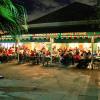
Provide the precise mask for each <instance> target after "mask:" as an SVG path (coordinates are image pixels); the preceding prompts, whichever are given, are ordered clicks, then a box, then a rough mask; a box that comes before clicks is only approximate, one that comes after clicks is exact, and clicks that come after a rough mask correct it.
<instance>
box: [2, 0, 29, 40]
mask: <svg viewBox="0 0 100 100" xmlns="http://www.w3.org/2000/svg"><path fill="white" fill-rule="evenodd" d="M0 16H2V18H3V19H4V20H3V22H0V29H2V31H7V32H8V33H9V34H11V35H12V36H13V37H14V38H15V37H16V36H17V35H21V34H22V33H24V32H27V30H28V29H27V14H26V10H25V9H24V8H23V6H21V5H17V4H13V2H12V1H11V0H2V1H0ZM23 25H25V28H24V27H23Z"/></svg>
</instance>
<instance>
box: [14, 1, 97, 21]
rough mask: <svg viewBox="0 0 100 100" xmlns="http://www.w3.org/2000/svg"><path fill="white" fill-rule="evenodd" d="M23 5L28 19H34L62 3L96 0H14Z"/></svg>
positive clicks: (89, 2)
mask: <svg viewBox="0 0 100 100" xmlns="http://www.w3.org/2000/svg"><path fill="white" fill-rule="evenodd" d="M14 1H15V2H17V3H19V4H21V5H23V6H24V7H25V8H26V10H27V12H28V17H29V20H32V19H36V18H38V17H40V16H43V15H45V14H47V13H49V12H51V11H54V10H56V9H59V8H60V7H63V6H64V5H69V4H70V3H72V2H74V1H78V2H81V3H86V4H89V5H94V4H95V2H96V0H14Z"/></svg>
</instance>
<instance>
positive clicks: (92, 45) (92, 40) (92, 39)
mask: <svg viewBox="0 0 100 100" xmlns="http://www.w3.org/2000/svg"><path fill="white" fill-rule="evenodd" d="M91 47H92V58H91V67H92V69H93V59H94V58H93V53H94V36H92V37H91Z"/></svg>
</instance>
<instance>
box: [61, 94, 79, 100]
mask: <svg viewBox="0 0 100 100" xmlns="http://www.w3.org/2000/svg"><path fill="white" fill-rule="evenodd" d="M62 100H78V96H77V95H69V96H64V97H63V99H62Z"/></svg>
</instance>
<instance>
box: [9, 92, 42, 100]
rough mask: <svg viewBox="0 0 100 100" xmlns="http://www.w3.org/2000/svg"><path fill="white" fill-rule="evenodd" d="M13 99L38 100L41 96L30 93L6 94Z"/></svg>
mask: <svg viewBox="0 0 100 100" xmlns="http://www.w3.org/2000/svg"><path fill="white" fill-rule="evenodd" d="M8 94H9V95H10V96H12V97H13V98H23V99H22V100H24V99H25V100H38V99H39V98H40V96H41V94H40V93H32V92H12V93H8Z"/></svg>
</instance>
